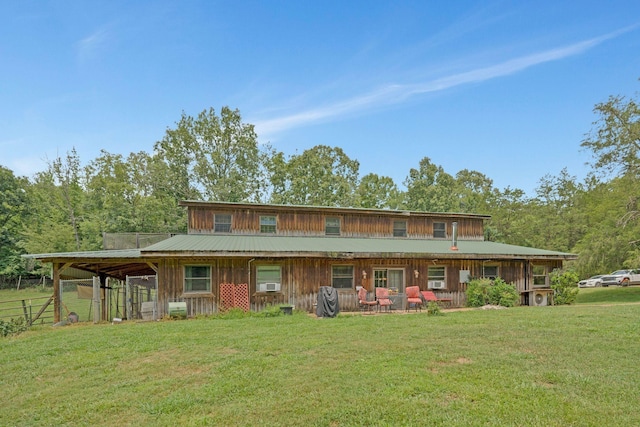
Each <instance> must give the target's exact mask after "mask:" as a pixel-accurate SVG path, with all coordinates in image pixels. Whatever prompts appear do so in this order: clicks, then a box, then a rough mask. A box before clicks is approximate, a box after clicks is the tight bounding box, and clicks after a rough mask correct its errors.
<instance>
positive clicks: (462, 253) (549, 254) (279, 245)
mask: <svg viewBox="0 0 640 427" xmlns="http://www.w3.org/2000/svg"><path fill="white" fill-rule="evenodd" d="M457 248H458V249H457V250H452V249H451V241H450V240H423V239H402V238H357V237H291V236H263V235H234V234H230V235H197V234H191V235H179V236H174V237H171V238H169V239H166V240H163V241H161V242H159V243H156V244H154V245H151V246H148V247H146V248H143V249H141V250H140V251H141V255H142V256H143V257H162V256H173V257H176V256H178V257H179V256H185V257H186V256H196V255H203V256H281V257H283V256H284V257H300V256H307V257H334V258H335V257H366V258H372V257H382V258H391V257H394V258H398V257H412V258H417V257H438V258H455V259H474V258H476V259H477V258H482V259H485V258H502V259H508V258H556V259H557V258H562V259H574V258H576V255H574V254H569V253H564V252H556V251H548V250H544V249H535V248H528V247H524V246H515V245H507V244H504V243H496V242H486V241H480V240H460V241H458V244H457Z"/></svg>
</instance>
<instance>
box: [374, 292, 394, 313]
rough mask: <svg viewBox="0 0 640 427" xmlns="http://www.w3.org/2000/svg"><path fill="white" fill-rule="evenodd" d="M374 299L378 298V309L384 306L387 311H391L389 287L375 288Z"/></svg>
mask: <svg viewBox="0 0 640 427" xmlns="http://www.w3.org/2000/svg"><path fill="white" fill-rule="evenodd" d="M376 299H377V300H378V310H382V309H383V308H385V307H386V309H387V311H391V304H392V302H391V298H389V289H387V288H376Z"/></svg>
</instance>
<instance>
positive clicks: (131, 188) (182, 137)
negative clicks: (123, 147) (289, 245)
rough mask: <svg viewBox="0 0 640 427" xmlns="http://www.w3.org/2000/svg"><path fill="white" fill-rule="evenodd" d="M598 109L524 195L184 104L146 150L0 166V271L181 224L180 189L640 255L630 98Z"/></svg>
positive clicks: (639, 192)
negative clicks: (477, 218)
mask: <svg viewBox="0 0 640 427" xmlns="http://www.w3.org/2000/svg"><path fill="white" fill-rule="evenodd" d="M594 112H595V113H596V116H597V119H596V121H595V122H594V123H593V128H592V130H591V131H590V132H589V133H588V134H587V135H586V136H585V139H584V140H583V141H582V148H583V149H585V150H588V151H590V152H591V154H592V155H593V160H594V161H593V163H592V164H591V172H590V173H589V175H588V176H587V178H586V179H584V180H583V181H578V180H577V179H576V177H575V176H571V175H570V174H569V173H568V172H567V169H563V170H562V171H561V172H560V173H559V174H558V175H556V176H552V175H546V176H544V177H542V178H540V180H539V182H538V187H537V188H536V190H535V195H533V196H527V195H526V194H525V193H524V192H523V191H522V190H520V189H517V188H511V187H507V188H505V189H499V188H496V187H495V186H494V185H493V181H492V180H491V179H490V178H489V177H487V176H486V175H484V174H482V173H480V172H478V171H473V170H466V169H465V170H462V171H459V172H458V173H456V174H455V175H452V174H450V173H448V172H447V171H445V170H444V169H443V168H442V167H441V166H439V165H437V164H435V163H433V162H432V161H431V159H430V158H429V157H424V158H422V159H421V160H420V161H419V162H418V164H417V165H416V166H415V167H414V168H411V169H410V170H409V171H408V174H407V176H406V178H405V180H404V181H403V183H402V184H403V185H404V189H401V188H400V187H399V186H398V184H397V183H396V182H394V180H393V179H392V178H390V177H388V176H380V175H377V174H375V173H369V174H366V175H364V176H360V173H359V167H360V164H359V162H358V160H356V159H352V158H350V157H349V156H347V155H346V154H345V152H344V151H343V150H342V149H341V148H339V147H330V146H326V145H318V146H315V147H312V148H309V149H307V150H304V151H303V152H301V153H300V154H293V155H290V156H286V155H285V154H283V153H282V152H278V151H276V150H274V149H273V148H272V147H271V146H270V145H268V144H265V145H261V144H258V138H257V135H256V132H255V130H254V127H253V125H251V124H248V123H244V122H243V121H242V117H241V115H240V112H239V111H238V110H233V109H231V108H229V107H223V108H222V109H221V110H220V112H219V114H218V113H216V111H215V110H214V109H213V108H211V109H208V110H204V111H202V112H201V113H200V114H198V116H197V117H191V116H188V115H186V114H185V113H183V114H182V116H181V118H180V120H179V121H178V122H177V123H176V124H175V126H174V127H173V128H168V129H167V130H166V132H165V135H164V137H163V138H162V139H161V140H160V141H158V142H156V143H155V144H154V147H153V151H152V152H150V153H148V152H144V151H141V152H136V153H130V154H129V155H128V156H126V157H125V156H123V155H122V154H114V153H109V152H108V151H106V150H103V151H101V153H100V155H99V156H98V157H97V158H95V159H93V160H91V161H89V162H88V163H86V164H85V165H83V162H82V161H81V159H80V156H79V155H78V153H77V152H76V150H75V149H73V150H71V151H70V152H68V153H66V155H65V156H61V157H57V158H55V159H54V160H52V161H49V162H48V165H47V168H46V170H44V171H42V172H38V173H36V174H35V175H34V176H32V177H29V178H27V177H21V176H16V175H15V174H14V173H13V171H11V170H10V169H8V168H6V167H3V166H0V200H1V205H0V230H1V231H0V275H2V276H5V277H18V276H20V275H24V274H27V273H28V271H30V270H31V269H32V268H33V266H31V265H28V263H25V261H24V260H23V259H22V258H21V255H22V254H24V253H49V252H68V251H87V250H100V249H102V233H103V232H107V233H118V232H153V233H157V232H172V233H181V232H186V225H187V221H186V212H185V210H184V209H183V208H181V207H180V206H178V202H179V201H180V200H216V201H230V202H241V201H246V202H260V203H277V204H295V205H315V206H340V207H360V208H376V209H407V210H416V211H430V212H465V213H479V214H487V215H490V216H491V219H490V220H489V221H488V222H487V224H486V227H485V239H486V240H490V241H499V242H503V243H510V244H515V245H523V246H531V247H537V248H543V249H549V250H555V251H563V252H571V253H577V254H579V258H578V260H577V261H575V262H573V263H572V264H571V265H570V268H571V269H573V270H574V271H575V272H576V273H578V274H579V275H580V276H581V277H585V276H589V275H591V274H596V273H606V272H609V271H611V270H614V269H617V268H622V267H628V268H636V267H640V221H638V219H639V217H640V208H639V206H638V205H639V198H640V183H639V180H638V177H639V174H640V152H639V150H640V109H639V107H638V102H637V100H636V99H634V98H633V97H630V98H627V97H624V96H612V97H610V98H609V99H608V100H607V101H606V102H603V103H600V104H597V105H596V106H595V108H594Z"/></svg>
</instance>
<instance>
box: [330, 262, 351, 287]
mask: <svg viewBox="0 0 640 427" xmlns="http://www.w3.org/2000/svg"><path fill="white" fill-rule="evenodd" d="M331 286H333V287H334V288H339V289H353V266H352V265H334V266H333V267H331Z"/></svg>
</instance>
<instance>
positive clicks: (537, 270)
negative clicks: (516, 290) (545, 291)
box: [533, 265, 547, 287]
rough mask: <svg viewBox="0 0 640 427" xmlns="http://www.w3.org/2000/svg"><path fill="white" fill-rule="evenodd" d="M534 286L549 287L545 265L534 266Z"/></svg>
mask: <svg viewBox="0 0 640 427" xmlns="http://www.w3.org/2000/svg"><path fill="white" fill-rule="evenodd" d="M533 286H539V287H543V286H547V267H546V266H544V265H534V266H533Z"/></svg>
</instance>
